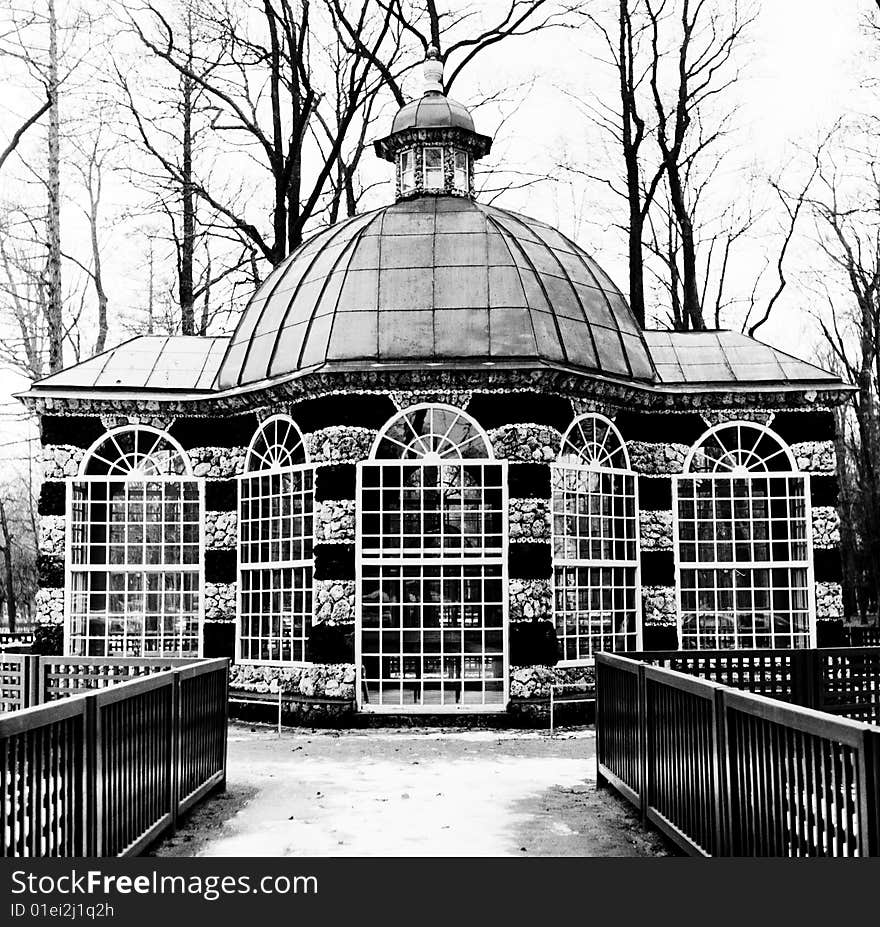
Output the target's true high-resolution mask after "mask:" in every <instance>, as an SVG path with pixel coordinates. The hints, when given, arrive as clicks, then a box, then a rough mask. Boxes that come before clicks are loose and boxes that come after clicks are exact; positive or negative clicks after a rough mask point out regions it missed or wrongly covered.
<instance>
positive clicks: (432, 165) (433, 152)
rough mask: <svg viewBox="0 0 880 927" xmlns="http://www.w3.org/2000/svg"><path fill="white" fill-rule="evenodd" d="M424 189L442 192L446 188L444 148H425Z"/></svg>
mask: <svg viewBox="0 0 880 927" xmlns="http://www.w3.org/2000/svg"><path fill="white" fill-rule="evenodd" d="M422 171H423V173H424V187H425V189H426V190H442V189H443V187H444V186H445V183H444V178H443V149H442V148H425V149H424V165H423V167H422Z"/></svg>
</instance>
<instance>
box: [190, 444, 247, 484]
mask: <svg viewBox="0 0 880 927" xmlns="http://www.w3.org/2000/svg"><path fill="white" fill-rule="evenodd" d="M187 453H188V454H189V459H190V462H191V463H192V468H193V474H194V475H195V476H204V477H207V478H208V479H209V480H229V479H232V478H233V477H236V476H238V475H239V474H240V473H242V472H243V471H244V460H245V456H246V455H247V448H244V447H194V448H191V449H190V450H189V451H187Z"/></svg>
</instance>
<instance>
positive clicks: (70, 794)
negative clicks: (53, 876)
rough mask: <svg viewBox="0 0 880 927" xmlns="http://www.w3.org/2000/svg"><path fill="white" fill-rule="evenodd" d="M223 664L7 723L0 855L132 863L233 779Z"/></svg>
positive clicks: (107, 691) (69, 701)
mask: <svg viewBox="0 0 880 927" xmlns="http://www.w3.org/2000/svg"><path fill="white" fill-rule="evenodd" d="M227 685H228V663H227V661H226V660H225V659H223V660H203V661H188V664H187V665H186V666H178V667H175V668H172V669H169V670H165V671H161V672H155V673H151V674H150V675H147V676H143V677H142V678H137V679H133V680H131V681H128V682H119V683H117V684H116V685H112V686H108V687H106V688H100V689H98V690H97V691H92V692H88V693H83V694H78V695H71V696H70V697H69V698H61V699H56V700H54V701H52V702H50V703H48V704H44V705H38V706H35V707H32V708H26V709H24V710H21V711H16V712H13V713H11V714H8V715H5V716H2V717H0V842H2V850H3V855H4V856H30V857H32V856H134V855H137V854H138V853H140V852H142V850H143V849H144V848H145V847H146V846H147V845H148V844H149V843H151V842H152V841H153V840H155V839H156V838H157V837H158V836H159V835H160V834H161V833H162V832H163V831H165V830H167V829H169V828H173V827H174V825H175V823H176V820H177V817H178V815H180V814H182V813H183V812H184V811H186V810H187V809H188V808H190V807H191V806H192V805H193V804H195V802H197V801H198V800H199V799H200V798H202V797H203V796H204V795H205V794H207V793H208V792H209V791H211V790H212V789H215V788H219V787H223V785H224V784H225V780H226V721H227V701H226V695H227Z"/></svg>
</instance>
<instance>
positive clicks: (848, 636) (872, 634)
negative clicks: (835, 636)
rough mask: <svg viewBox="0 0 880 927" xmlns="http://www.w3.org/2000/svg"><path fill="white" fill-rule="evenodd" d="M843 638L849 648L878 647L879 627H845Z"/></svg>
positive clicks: (879, 638)
mask: <svg viewBox="0 0 880 927" xmlns="http://www.w3.org/2000/svg"><path fill="white" fill-rule="evenodd" d="M843 636H844V640H845V641H846V642H847V643H848V644H849V645H850V646H851V647H880V627H876V626H868V625H865V626H861V625H847V626H846V627H845V628H844V629H843Z"/></svg>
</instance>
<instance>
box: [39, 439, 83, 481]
mask: <svg viewBox="0 0 880 927" xmlns="http://www.w3.org/2000/svg"><path fill="white" fill-rule="evenodd" d="M84 455H85V450H84V449H83V448H81V447H74V446H73V445H72V444H46V445H44V447H43V479H44V480H63V479H64V478H65V477H68V476H76V475H77V474H78V473H79V466H80V464H81V463H82V459H83V456H84Z"/></svg>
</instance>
